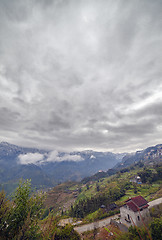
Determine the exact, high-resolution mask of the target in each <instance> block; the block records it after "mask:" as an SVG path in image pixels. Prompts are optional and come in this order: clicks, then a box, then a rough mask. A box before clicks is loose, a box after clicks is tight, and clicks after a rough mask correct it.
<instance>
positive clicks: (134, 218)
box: [120, 206, 150, 227]
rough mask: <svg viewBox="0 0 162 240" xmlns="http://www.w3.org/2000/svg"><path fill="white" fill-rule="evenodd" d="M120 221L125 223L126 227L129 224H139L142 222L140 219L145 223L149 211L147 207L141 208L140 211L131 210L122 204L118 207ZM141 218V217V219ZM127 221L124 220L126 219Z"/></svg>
mask: <svg viewBox="0 0 162 240" xmlns="http://www.w3.org/2000/svg"><path fill="white" fill-rule="evenodd" d="M120 215H121V222H122V223H124V224H126V225H127V226H128V227H129V226H130V225H132V226H133V225H134V224H135V225H136V226H141V225H142V224H143V222H142V219H143V221H144V222H145V223H147V222H148V221H149V218H150V213H149V210H148V208H146V209H143V210H142V211H140V212H133V211H132V210H131V209H129V207H128V206H123V207H121V208H120ZM141 218H142V219H141ZM125 219H126V220H127V221H126V220H125Z"/></svg>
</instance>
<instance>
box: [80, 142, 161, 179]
mask: <svg viewBox="0 0 162 240" xmlns="http://www.w3.org/2000/svg"><path fill="white" fill-rule="evenodd" d="M160 162H162V144H159V145H156V146H152V147H148V148H146V149H144V150H142V151H137V152H135V153H131V154H129V153H128V154H125V155H124V156H123V159H122V161H121V162H118V163H117V164H116V165H115V166H114V167H113V168H110V169H108V170H107V171H106V172H104V171H102V172H98V173H96V174H94V175H92V176H90V177H86V178H84V179H82V182H83V183H87V182H89V181H94V180H99V179H101V178H104V177H108V176H111V175H114V174H115V173H117V172H119V171H121V172H122V171H129V167H131V166H132V167H133V166H134V165H136V164H140V165H145V166H147V165H152V164H157V163H160Z"/></svg>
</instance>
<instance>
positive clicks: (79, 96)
mask: <svg viewBox="0 0 162 240" xmlns="http://www.w3.org/2000/svg"><path fill="white" fill-rule="evenodd" d="M161 13H162V1H161V0H156V1H152V0H143V1H141V0H131V1H130V0H115V1H114V0H100V1H98V0H77V1H76V0H39V1H38V0H23V1H21V0H12V1H11V0H0V36H1V37H0V140H1V141H8V142H10V143H15V144H19V145H23V146H35V147H44V148H47V147H48V148H49V149H51V150H54V149H56V150H61V149H63V150H69V151H70V150H74V149H94V150H105V151H107V150H111V151H116V152H118V151H134V150H136V149H138V148H144V147H147V146H149V145H155V144H158V143H161V142H162V67H161V66H162V14H161ZM30 157H32V156H30ZM34 157H35V156H34ZM36 157H37V156H36ZM67 157H68V156H67ZM22 161H24V160H23V159H22ZM32 161H33V160H32Z"/></svg>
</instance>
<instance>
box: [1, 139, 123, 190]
mask: <svg viewBox="0 0 162 240" xmlns="http://www.w3.org/2000/svg"><path fill="white" fill-rule="evenodd" d="M124 155H125V154H114V153H111V152H95V151H89V150H88V151H81V152H70V153H67V152H57V151H46V150H40V149H36V148H23V147H19V146H16V145H12V144H9V143H7V142H2V143H0V183H1V184H4V183H9V184H7V186H8V185H12V184H13V183H14V182H17V181H18V179H20V178H31V179H32V184H33V185H34V186H36V187H38V188H40V187H51V186H54V185H55V184H57V183H60V182H64V181H67V180H77V181H78V180H81V179H82V178H84V177H86V176H90V175H92V174H94V173H96V172H98V171H99V170H102V171H106V170H107V169H109V168H111V167H113V166H114V165H115V164H117V163H118V162H120V161H121V160H122V158H123V156H124Z"/></svg>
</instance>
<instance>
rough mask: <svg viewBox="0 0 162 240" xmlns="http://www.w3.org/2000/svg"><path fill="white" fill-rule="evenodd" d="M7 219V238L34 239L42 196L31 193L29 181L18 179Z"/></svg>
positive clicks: (36, 234)
mask: <svg viewBox="0 0 162 240" xmlns="http://www.w3.org/2000/svg"><path fill="white" fill-rule="evenodd" d="M12 201H13V205H12V208H11V209H10V214H9V216H8V219H7V224H8V227H7V237H8V238H7V239H36V238H37V237H38V229H39V227H38V224H37V221H38V219H39V217H40V215H41V208H42V203H43V197H42V196H40V195H38V194H37V195H35V196H34V195H32V191H31V181H30V180H26V181H20V183H19V186H18V188H17V189H16V191H15V194H14V196H13V198H12Z"/></svg>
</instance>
